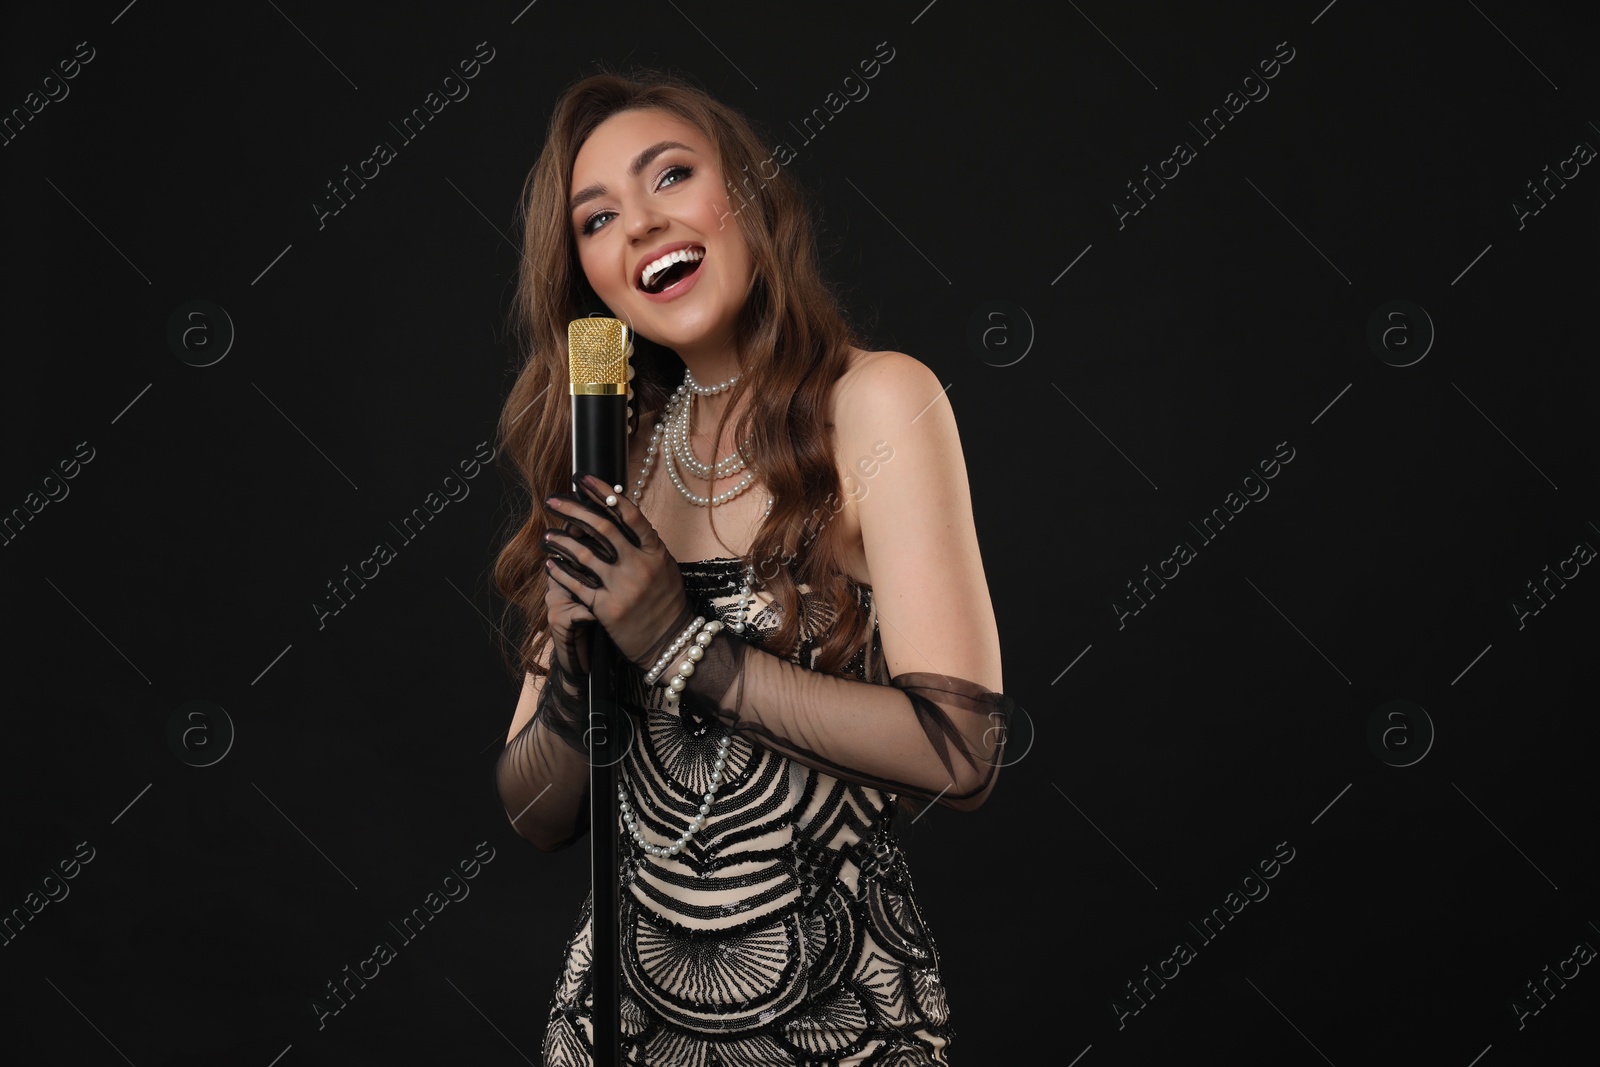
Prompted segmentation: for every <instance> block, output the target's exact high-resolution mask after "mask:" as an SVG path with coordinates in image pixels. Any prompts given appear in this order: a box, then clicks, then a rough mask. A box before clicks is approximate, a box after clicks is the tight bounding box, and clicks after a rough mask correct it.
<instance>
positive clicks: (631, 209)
mask: <svg viewBox="0 0 1600 1067" xmlns="http://www.w3.org/2000/svg"><path fill="white" fill-rule="evenodd" d="M627 212H628V220H627V222H626V223H625V224H624V225H623V229H624V231H625V232H626V233H627V234H628V236H629V237H630V238H632V239H633V240H635V241H637V240H639V239H640V238H643V237H648V236H650V235H651V234H652V233H655V232H656V231H657V230H659V229H661V228H662V227H663V226H664V225H666V223H665V221H664V219H663V218H662V216H661V213H660V212H658V211H657V210H656V209H655V205H653V204H651V203H650V201H649V200H648V199H643V200H640V201H639V202H637V203H635V204H632V205H629V206H628V208H627Z"/></svg>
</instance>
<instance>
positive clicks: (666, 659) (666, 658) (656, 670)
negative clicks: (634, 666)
mask: <svg viewBox="0 0 1600 1067" xmlns="http://www.w3.org/2000/svg"><path fill="white" fill-rule="evenodd" d="M705 622H706V620H705V616H703V615H696V616H695V617H694V622H691V623H690V624H689V625H688V626H686V627H684V630H683V633H681V634H679V635H678V639H677V640H676V641H674V642H672V647H670V648H668V649H667V650H666V651H665V652H663V653H661V658H660V659H658V660H656V665H655V666H654V667H651V668H650V670H649V671H648V672H646V674H645V676H644V684H645V685H655V684H656V679H657V678H659V677H661V672H662V671H664V670H666V669H667V664H669V663H671V662H672V661H673V660H675V659H677V658H678V653H679V652H682V651H683V646H684V645H686V644H688V643H689V638H691V637H693V636H694V632H695V631H696V630H698V629H700V627H702V626H704V625H705Z"/></svg>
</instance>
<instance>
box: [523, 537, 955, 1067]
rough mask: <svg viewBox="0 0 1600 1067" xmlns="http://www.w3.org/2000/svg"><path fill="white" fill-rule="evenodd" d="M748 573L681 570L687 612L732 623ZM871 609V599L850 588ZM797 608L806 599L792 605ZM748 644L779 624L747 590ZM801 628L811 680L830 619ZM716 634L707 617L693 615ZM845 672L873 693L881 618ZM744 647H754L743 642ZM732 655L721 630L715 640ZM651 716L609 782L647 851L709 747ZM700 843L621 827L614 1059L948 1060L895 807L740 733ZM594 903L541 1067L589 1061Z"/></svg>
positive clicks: (720, 1065)
mask: <svg viewBox="0 0 1600 1067" xmlns="http://www.w3.org/2000/svg"><path fill="white" fill-rule="evenodd" d="M741 567H742V564H741V563H740V561H738V560H734V559H715V560H707V561H703V562H699V563H685V564H680V569H681V570H682V571H683V577H684V582H685V585H686V587H687V589H688V593H689V596H690V598H691V600H695V601H698V602H699V603H700V604H701V606H702V607H706V608H710V609H711V610H714V611H716V612H717V614H718V617H720V618H722V619H723V620H724V621H730V620H731V619H732V617H733V611H734V609H735V607H736V605H737V604H738V602H739V597H738V590H739V578H740V573H741ZM854 588H855V590H856V593H857V596H858V598H859V600H860V603H861V605H862V607H863V608H865V609H867V610H868V611H869V612H871V611H872V591H871V589H870V588H868V587H865V586H860V585H855V586H854ZM802 593H804V591H803V590H802ZM756 598H757V599H756V602H755V603H754V604H752V605H750V607H749V608H748V609H747V611H746V621H747V630H746V634H745V638H744V639H746V640H751V641H754V642H756V643H758V644H759V643H760V642H761V640H762V634H764V633H766V634H770V633H771V632H772V631H773V630H774V629H776V627H777V618H776V616H775V614H774V612H773V609H772V608H771V607H770V606H769V605H768V604H767V601H766V600H765V599H764V598H763V597H762V595H761V594H760V593H759V592H758V593H757V594H756ZM803 600H804V604H805V607H806V611H807V620H806V625H805V626H804V627H803V629H802V638H803V641H802V646H801V648H800V649H799V651H798V652H797V653H796V655H795V656H794V657H791V659H792V661H793V662H796V663H801V664H804V665H805V666H807V667H810V666H811V665H812V664H813V663H814V660H815V643H816V641H817V639H818V638H819V637H820V635H821V634H822V633H824V632H825V631H826V627H827V625H828V621H829V620H827V619H824V618H819V617H815V616H813V615H812V612H814V611H816V610H817V604H816V601H815V600H814V599H812V598H809V597H804V598H803ZM707 617H710V616H707ZM871 618H872V622H873V625H872V638H871V641H870V642H869V643H868V644H865V645H863V646H862V647H860V648H858V649H857V650H856V653H855V656H854V658H852V659H851V661H850V662H849V663H848V664H847V666H846V668H845V669H844V670H843V671H841V672H840V673H841V674H843V675H844V676H847V677H850V678H853V679H856V680H859V681H872V682H876V683H880V684H881V683H886V682H887V671H886V670H885V669H884V665H883V656H882V648H881V645H880V643H879V637H878V627H877V617H876V614H872V616H871ZM752 631H753V632H752ZM724 639H737V638H734V636H733V634H732V631H728V630H725V631H724V632H723V636H722V637H719V638H718V640H724ZM661 692H662V691H661V690H660V689H659V688H657V687H651V688H650V689H649V690H648V691H645V690H644V689H643V688H642V686H641V687H640V688H639V689H636V690H635V691H634V692H633V693H632V694H631V696H625V697H624V699H625V700H632V701H633V702H634V703H635V705H636V706H637V707H643V708H645V709H646V711H645V713H644V715H643V719H642V720H641V719H640V718H638V717H636V718H635V722H640V721H643V723H644V729H643V732H642V734H641V735H640V736H639V737H638V738H636V740H635V743H634V744H633V745H631V747H630V749H629V752H628V755H627V757H626V758H625V759H624V761H623V763H622V764H621V765H620V766H619V772H620V773H619V780H620V781H621V782H622V783H623V784H624V785H625V787H626V788H627V790H628V794H629V797H630V801H631V803H632V805H633V808H634V811H635V816H636V818H637V819H638V820H639V823H640V825H641V826H642V828H643V833H644V834H645V836H646V838H647V839H649V840H651V841H652V842H658V843H662V844H665V843H669V842H671V841H673V840H675V839H676V838H677V836H678V835H679V834H680V833H681V832H682V831H683V828H684V827H685V826H687V825H688V823H689V819H690V818H691V817H692V816H693V815H694V813H695V812H696V811H697V810H698V808H699V805H700V804H701V802H702V799H703V798H702V796H701V794H703V793H705V792H706V790H707V788H708V786H709V783H710V778H711V764H712V761H713V760H714V759H715V758H716V751H717V741H718V740H719V738H720V737H721V735H722V730H721V729H720V728H719V727H718V726H717V725H716V724H711V725H709V726H705V725H699V724H697V723H696V721H695V720H694V719H693V718H692V717H688V716H683V717H680V715H679V714H677V713H676V712H673V713H669V712H667V711H665V710H663V709H662V701H661V699H660V694H661ZM726 762H727V767H726V769H725V771H724V781H723V784H722V785H721V787H720V788H719V789H718V791H717V794H716V799H715V802H714V804H713V805H712V808H711V811H710V813H709V817H708V819H707V822H706V824H705V826H704V827H703V828H702V829H701V830H700V831H699V832H698V833H696V834H695V835H694V837H693V838H692V839H691V840H690V842H689V844H688V846H687V847H686V848H685V849H684V850H683V851H682V852H680V853H678V854H677V855H675V856H671V857H668V858H657V857H654V856H649V855H646V854H645V853H644V852H643V851H641V850H640V849H639V847H638V846H637V844H636V843H635V842H634V840H633V838H632V837H631V836H630V835H629V834H628V832H627V830H626V828H624V827H623V826H621V825H620V824H619V826H618V833H617V837H618V841H619V847H620V849H621V851H622V862H621V869H622V885H621V891H620V894H619V898H620V908H621V912H620V916H619V919H620V924H619V929H620V934H621V945H622V975H621V982H620V987H621V991H622V1003H621V1022H622V1039H623V1058H624V1061H625V1062H627V1063H638V1064H649V1065H652V1067H758V1065H759V1067H765V1065H769V1064H770V1065H773V1067H777V1065H785V1067H802V1065H804V1067H835V1065H843V1064H852V1065H853V1064H875V1065H882V1067H913V1065H919V1064H943V1063H946V1062H947V1061H946V1059H945V1047H946V1045H947V1044H948V1043H949V1041H950V1038H951V1032H950V1030H949V1027H948V1024H947V1011H946V1006H945V993H944V987H943V983H942V982H941V980H940V976H939V957H938V953H937V951H936V950H935V948H934V944H933V940H932V938H931V937H930V936H929V933H928V930H927V928H926V927H925V925H924V923H923V921H922V916H921V914H920V912H919V911H918V909H917V905H916V902H915V899H914V896H913V892H912V887H911V880H910V877H909V875H908V872H907V868H906V862H905V859H904V857H903V855H902V853H901V850H900V848H899V845H898V843H897V840H896V837H895V834H894V832H893V829H892V827H891V820H892V819H893V818H894V817H895V813H896V808H897V803H898V802H897V798H896V797H895V795H894V794H891V793H886V792H883V791H880V790H878V789H874V788H870V787H868V786H864V785H858V784H854V783H850V782H843V781H840V780H839V779H836V778H833V777H830V776H829V775H827V774H825V773H823V772H821V771H818V770H814V769H811V768H809V767H805V766H802V765H801V764H799V763H796V762H794V761H791V760H790V759H788V758H786V757H784V756H782V755H779V754H777V753H776V752H774V751H772V750H771V749H768V748H764V747H760V746H758V745H753V744H752V743H751V742H750V740H749V739H748V738H746V737H745V736H743V735H742V734H735V735H734V738H733V740H732V742H731V743H730V747H729V749H728V756H727V761H726ZM592 903H593V901H592V896H591V897H590V898H586V899H585V901H584V903H583V907H582V911H581V913H580V915H579V917H578V922H577V924H576V927H575V929H574V932H573V935H572V937H571V939H570V940H569V941H568V943H567V946H566V958H565V966H564V968H563V971H562V974H561V978H560V980H559V981H558V982H557V984H556V989H555V998H554V1002H553V1004H552V1005H551V1008H550V1017H549V1024H548V1026H547V1028H546V1031H545V1039H544V1062H545V1063H546V1064H547V1065H550V1067H568V1065H587V1064H589V1063H590V1062H591V1051H590V1049H591V1043H590V1033H591V1029H590V1013H591V1011H592V1006H593V1001H592V997H591V985H590V981H589V967H590V926H589V920H590V915H591V910H592Z"/></svg>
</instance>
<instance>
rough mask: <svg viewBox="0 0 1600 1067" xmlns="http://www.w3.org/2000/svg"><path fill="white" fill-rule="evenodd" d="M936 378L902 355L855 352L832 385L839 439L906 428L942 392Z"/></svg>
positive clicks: (908, 357) (916, 360) (888, 352)
mask: <svg viewBox="0 0 1600 1067" xmlns="http://www.w3.org/2000/svg"><path fill="white" fill-rule="evenodd" d="M943 388H944V387H943V386H942V385H941V384H940V383H939V377H938V375H936V374H934V373H933V371H932V370H930V369H929V368H928V366H927V365H926V364H925V363H923V362H922V361H921V360H919V359H917V358H915V357H914V356H909V355H907V354H906V353H904V352H894V351H882V352H867V351H865V350H863V349H859V348H857V349H854V350H852V351H851V354H850V363H849V366H848V367H847V368H846V369H845V372H844V374H842V375H840V377H839V380H838V382H837V383H835V385H834V391H833V418H834V426H835V429H836V431H838V432H839V433H840V434H841V436H843V435H847V434H851V433H852V431H853V432H856V433H870V432H871V430H872V428H873V427H883V426H886V425H905V424H906V423H909V422H910V421H911V420H912V419H914V418H916V417H917V416H918V415H920V414H921V413H922V412H923V411H924V410H925V409H926V408H927V407H928V406H929V405H930V404H931V403H932V402H933V401H934V400H936V399H937V398H938V397H939V394H940V393H941V392H943Z"/></svg>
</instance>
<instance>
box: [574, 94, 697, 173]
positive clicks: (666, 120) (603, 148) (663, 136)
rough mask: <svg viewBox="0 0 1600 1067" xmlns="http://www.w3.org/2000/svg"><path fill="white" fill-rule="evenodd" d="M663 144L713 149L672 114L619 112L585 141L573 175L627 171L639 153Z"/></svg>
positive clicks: (656, 111) (651, 109) (655, 111)
mask: <svg viewBox="0 0 1600 1067" xmlns="http://www.w3.org/2000/svg"><path fill="white" fill-rule="evenodd" d="M662 141H677V142H680V143H682V144H684V145H687V146H688V147H689V148H690V149H692V150H694V151H696V152H702V153H703V152H707V151H709V150H710V147H711V146H710V142H709V141H708V139H707V138H706V136H705V135H704V134H703V133H701V132H700V131H699V130H698V129H696V128H695V127H694V126H692V125H690V124H689V123H687V122H685V121H684V120H683V119H681V118H679V117H678V116H677V115H674V114H672V113H671V112H668V111H661V110H659V109H656V108H650V109H636V110H631V111H619V112H617V113H616V114H615V115H612V116H611V117H610V118H607V119H606V120H605V121H604V122H602V123H600V125H598V126H596V127H595V128H594V130H593V131H592V132H591V133H590V134H589V136H588V137H587V138H585V139H584V142H583V144H582V145H580V146H579V148H578V154H577V156H576V157H575V158H574V160H573V164H572V170H573V174H574V175H576V174H577V173H578V172H579V171H581V170H586V169H596V168H599V169H607V170H615V169H622V168H626V167H627V166H629V165H630V164H631V163H632V162H633V161H634V160H635V159H636V158H637V157H638V155H639V153H641V152H643V151H644V150H645V149H646V148H649V147H650V146H652V145H655V144H658V143H660V142H662Z"/></svg>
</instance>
